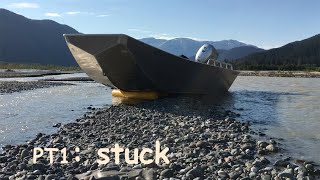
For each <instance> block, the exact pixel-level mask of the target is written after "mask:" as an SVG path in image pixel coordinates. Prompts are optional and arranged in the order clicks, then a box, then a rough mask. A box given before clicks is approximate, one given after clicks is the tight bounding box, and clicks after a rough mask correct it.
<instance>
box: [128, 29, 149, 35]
mask: <svg viewBox="0 0 320 180" xmlns="http://www.w3.org/2000/svg"><path fill="white" fill-rule="evenodd" d="M128 31H133V32H139V33H145V34H147V33H151V31H147V30H142V29H136V28H130V29H128Z"/></svg>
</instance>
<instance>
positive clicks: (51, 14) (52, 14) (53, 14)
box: [44, 12, 61, 17]
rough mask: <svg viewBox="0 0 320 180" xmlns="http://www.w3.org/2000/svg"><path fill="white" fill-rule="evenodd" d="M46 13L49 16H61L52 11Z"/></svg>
mask: <svg viewBox="0 0 320 180" xmlns="http://www.w3.org/2000/svg"><path fill="white" fill-rule="evenodd" d="M44 15H45V16H48V17H61V15H60V14H59V13H52V12H48V13H45V14H44Z"/></svg>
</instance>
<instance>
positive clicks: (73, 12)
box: [66, 11, 81, 15]
mask: <svg viewBox="0 0 320 180" xmlns="http://www.w3.org/2000/svg"><path fill="white" fill-rule="evenodd" d="M80 13H81V12H79V11H69V12H66V14H68V15H77V14H80Z"/></svg>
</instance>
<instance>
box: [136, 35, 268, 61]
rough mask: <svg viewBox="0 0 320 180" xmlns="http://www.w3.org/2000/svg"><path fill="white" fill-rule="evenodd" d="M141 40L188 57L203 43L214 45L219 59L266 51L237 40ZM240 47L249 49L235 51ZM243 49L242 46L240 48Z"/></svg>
mask: <svg viewBox="0 0 320 180" xmlns="http://www.w3.org/2000/svg"><path fill="white" fill-rule="evenodd" d="M139 40H140V41H142V42H144V43H146V44H149V45H151V46H154V47H156V48H159V49H161V50H164V51H167V52H169V53H171V54H174V55H177V56H180V55H182V54H183V55H185V56H187V57H191V58H194V56H195V54H196V53H197V51H198V49H199V48H200V47H201V46H202V45H203V44H206V43H208V44H211V45H213V46H214V47H215V48H216V49H217V50H218V52H219V57H218V59H219V60H224V59H229V60H233V59H237V58H242V57H244V56H246V55H248V54H251V53H255V52H260V51H264V50H263V49H261V48H258V47H256V46H254V45H250V44H246V43H243V42H240V41H237V40H232V39H231V40H220V41H197V40H194V39H191V38H174V39H170V40H165V39H157V38H154V37H149V38H142V39H139ZM240 47H247V48H249V50H248V49H247V50H246V51H244V52H238V51H236V52H234V53H233V51H235V49H237V48H240ZM240 50H241V48H240Z"/></svg>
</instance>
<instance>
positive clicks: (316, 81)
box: [224, 76, 320, 163]
mask: <svg viewBox="0 0 320 180" xmlns="http://www.w3.org/2000/svg"><path fill="white" fill-rule="evenodd" d="M224 105H225V106H227V107H228V108H234V109H241V108H243V110H241V111H238V112H239V113H240V114H241V117H240V119H241V120H244V121H246V120H249V121H251V122H253V124H254V126H253V127H255V128H256V129H261V130H263V132H264V133H266V134H267V135H268V136H271V137H276V138H283V139H284V141H282V143H283V144H284V147H285V149H286V150H288V152H289V153H290V156H293V157H295V158H299V159H306V160H310V161H315V162H317V163H320V156H319V152H320V78H283V77H244V76H240V77H238V78H237V79H236V81H235V82H234V84H233V86H232V87H231V89H230V93H229V96H228V97H227V99H226V102H224Z"/></svg>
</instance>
